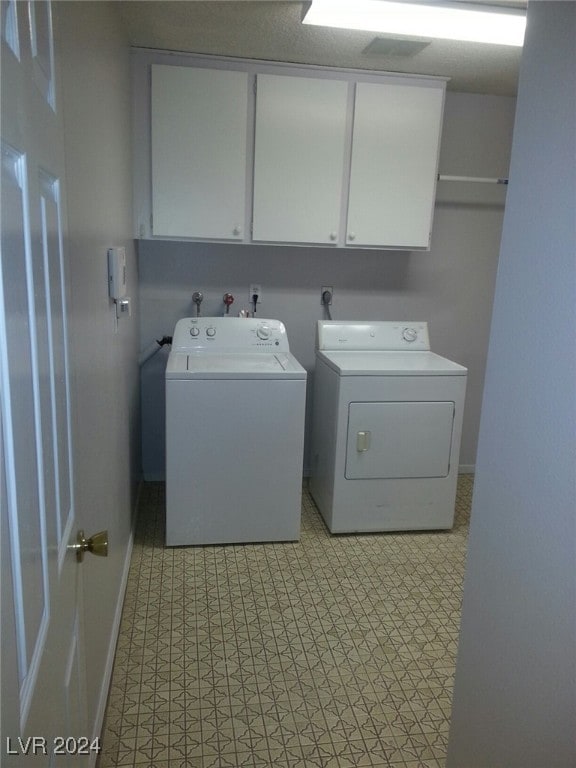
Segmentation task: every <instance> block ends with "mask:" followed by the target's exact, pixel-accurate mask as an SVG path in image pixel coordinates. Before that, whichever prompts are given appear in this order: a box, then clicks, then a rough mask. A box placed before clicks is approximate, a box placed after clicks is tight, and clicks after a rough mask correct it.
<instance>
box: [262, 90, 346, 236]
mask: <svg viewBox="0 0 576 768" xmlns="http://www.w3.org/2000/svg"><path fill="white" fill-rule="evenodd" d="M257 84H258V87H257V97H256V144H255V158H254V218H253V235H252V236H253V239H254V240H259V241H276V242H282V241H284V242H291V243H325V244H332V245H336V243H337V240H338V233H339V222H340V207H341V201H342V179H343V172H344V148H345V134H346V107H347V98H348V83H347V82H345V81H341V80H326V79H317V78H309V77H287V76H282V75H258V78H257Z"/></svg>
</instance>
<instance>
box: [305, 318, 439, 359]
mask: <svg viewBox="0 0 576 768" xmlns="http://www.w3.org/2000/svg"><path fill="white" fill-rule="evenodd" d="M316 349H326V350H329V349H331V350H334V349H355V350H367V351H369V350H374V351H391V352H397V351H402V350H411V349H413V350H418V351H420V352H428V351H430V339H429V337H428V323H422V322H407V323H397V322H389V321H384V320H377V321H374V322H369V321H367V322H349V323H344V322H340V321H338V320H320V321H319V322H318V327H317V333H316Z"/></svg>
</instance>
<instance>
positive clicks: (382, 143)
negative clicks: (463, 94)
mask: <svg viewBox="0 0 576 768" xmlns="http://www.w3.org/2000/svg"><path fill="white" fill-rule="evenodd" d="M443 102H444V89H443V88H439V87H422V86H410V85H399V84H380V83H358V84H357V86H356V99H355V109H354V131H353V137H352V167H351V174H350V193H349V207H348V228H347V233H346V244H347V245H349V246H351V245H368V246H370V245H372V246H377V245H380V246H388V247H401V248H428V247H429V245H430V233H431V228H432V213H433V208H434V195H435V190H436V176H437V166H438V151H439V142H440V129H441V122H442V108H443Z"/></svg>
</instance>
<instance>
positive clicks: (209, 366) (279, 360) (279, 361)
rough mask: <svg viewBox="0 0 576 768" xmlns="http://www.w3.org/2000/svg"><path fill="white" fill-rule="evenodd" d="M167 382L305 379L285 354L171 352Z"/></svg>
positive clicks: (297, 366) (303, 373) (297, 363)
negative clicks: (179, 380) (182, 380)
mask: <svg viewBox="0 0 576 768" xmlns="http://www.w3.org/2000/svg"><path fill="white" fill-rule="evenodd" d="M166 378H167V379H268V378H277V379H305V378H306V371H305V370H304V368H302V366H301V365H300V363H299V362H298V361H297V360H296V358H295V357H294V356H293V355H291V354H288V355H285V354H265V353H262V352H257V353H250V352H247V353H223V354H218V353H209V352H198V353H195V354H194V353H192V354H185V353H181V352H172V353H171V354H170V356H169V357H168V365H167V366H166Z"/></svg>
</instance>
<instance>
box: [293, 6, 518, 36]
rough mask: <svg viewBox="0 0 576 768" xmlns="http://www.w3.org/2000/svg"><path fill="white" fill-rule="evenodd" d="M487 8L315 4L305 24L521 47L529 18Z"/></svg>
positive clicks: (310, 9)
mask: <svg viewBox="0 0 576 768" xmlns="http://www.w3.org/2000/svg"><path fill="white" fill-rule="evenodd" d="M488 8H489V10H488V9H487V10H483V9H482V7H479V6H477V5H475V6H470V5H465V4H464V3H442V4H431V3H420V4H418V3H408V2H388V0H312V5H311V7H310V8H309V9H308V11H307V12H306V15H305V16H304V18H303V23H304V24H314V25H317V26H323V27H340V28H342V29H360V30H367V31H371V32H384V33H387V34H395V35H416V36H418V37H436V38H442V39H444V40H465V41H467V42H470V43H493V44H496V45H515V46H522V45H523V44H524V30H525V28H526V14H525V13H524V12H523V11H516V10H514V9H510V8H499V7H495V6H488Z"/></svg>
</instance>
